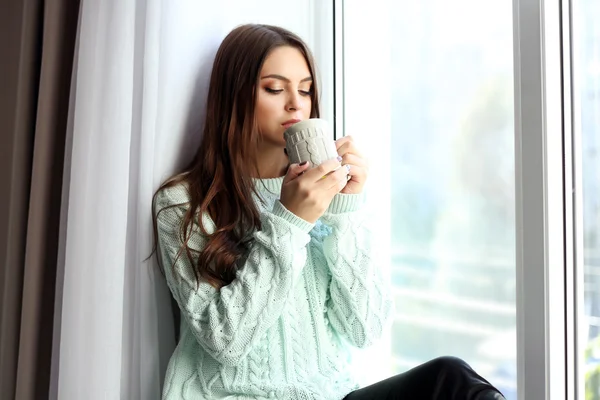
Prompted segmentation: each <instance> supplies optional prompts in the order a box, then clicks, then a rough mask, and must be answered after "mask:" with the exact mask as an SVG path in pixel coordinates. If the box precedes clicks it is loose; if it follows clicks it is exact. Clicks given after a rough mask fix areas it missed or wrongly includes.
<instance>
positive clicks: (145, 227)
mask: <svg viewBox="0 0 600 400" xmlns="http://www.w3.org/2000/svg"><path fill="white" fill-rule="evenodd" d="M314 10H315V5H314V3H313V2H312V1H301V2H291V1H275V0H268V1H267V0H263V1H260V2H256V4H254V3H253V4H249V2H244V1H242V0H229V1H223V2H219V3H213V4H211V5H209V3H207V2H193V1H177V2H174V1H160V0H137V1H121V0H106V1H102V2H99V1H82V4H81V11H80V17H79V30H78V38H77V48H76V55H75V62H74V70H73V85H72V89H71V101H70V111H69V119H70V122H69V128H68V137H67V147H66V160H65V174H64V185H63V186H64V189H63V200H62V204H63V206H62V211H61V221H62V222H61V235H60V243H61V244H60V249H59V253H60V255H59V272H58V278H57V282H58V283H57V300H56V305H55V309H56V312H55V324H54V325H55V332H54V347H53V368H52V382H53V385H52V390H51V398H53V399H57V398H58V399H61V400H71V399H82V398H85V399H91V400H93V399H118V398H122V399H144V400H146V399H157V398H159V397H160V390H161V386H162V380H163V375H164V371H165V369H166V365H167V363H168V360H169V356H170V354H171V352H172V351H173V348H174V345H175V340H174V330H173V319H172V314H171V303H170V296H169V293H168V290H167V288H166V285H165V284H164V281H163V279H162V276H161V274H160V273H159V272H158V270H157V269H156V265H155V261H154V260H153V259H152V260H150V261H147V262H144V259H146V257H147V256H148V255H149V254H150V252H151V245H152V238H151V232H152V230H151V229H152V225H151V217H150V216H151V198H152V194H153V192H154V190H155V189H156V188H157V187H158V185H159V184H160V182H161V181H163V180H164V179H165V178H167V177H168V176H169V175H170V174H171V173H173V172H174V171H175V170H177V169H178V168H179V167H180V166H182V164H184V163H186V162H187V160H188V159H189V158H190V156H191V155H192V153H193V152H194V151H195V148H196V147H197V144H198V142H199V139H200V136H199V131H200V128H201V124H202V121H203V118H204V115H203V110H204V105H205V101H206V99H205V96H206V92H207V85H208V80H209V76H210V69H211V66H212V60H213V57H214V53H215V52H216V49H217V47H218V45H219V43H220V41H221V40H222V38H223V37H224V36H225V35H226V34H227V32H229V31H230V30H231V29H232V28H233V27H234V26H236V25H238V24H240V23H246V22H263V23H272V24H278V25H282V26H284V27H286V28H288V29H291V30H293V31H295V32H296V33H298V34H300V36H302V37H304V38H305V39H306V40H307V41H308V42H309V44H310V45H312V44H313V40H312V35H311V29H312V26H311V18H310V16H311V14H312V13H313V12H314ZM287 16H293V18H286V17H287Z"/></svg>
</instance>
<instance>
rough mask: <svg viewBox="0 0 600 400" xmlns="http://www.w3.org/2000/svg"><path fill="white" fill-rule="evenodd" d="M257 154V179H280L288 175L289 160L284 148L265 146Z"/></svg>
mask: <svg viewBox="0 0 600 400" xmlns="http://www.w3.org/2000/svg"><path fill="white" fill-rule="evenodd" d="M257 154H258V161H257V166H258V176H257V178H259V179H268V178H279V177H281V176H284V175H285V174H286V172H287V169H288V165H289V160H288V157H287V155H286V154H285V153H284V151H283V148H282V147H280V146H273V145H267V144H263V145H262V146H260V147H259V149H258V153H257Z"/></svg>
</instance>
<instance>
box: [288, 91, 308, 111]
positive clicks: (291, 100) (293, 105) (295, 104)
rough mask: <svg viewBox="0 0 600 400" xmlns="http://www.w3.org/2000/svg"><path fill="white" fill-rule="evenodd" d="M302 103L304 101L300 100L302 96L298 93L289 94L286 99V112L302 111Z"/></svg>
mask: <svg viewBox="0 0 600 400" xmlns="http://www.w3.org/2000/svg"><path fill="white" fill-rule="evenodd" d="M303 103H304V99H303V98H302V96H300V94H299V93H290V95H289V97H288V99H287V104H286V110H287V111H299V110H302V108H303V106H304V104H303Z"/></svg>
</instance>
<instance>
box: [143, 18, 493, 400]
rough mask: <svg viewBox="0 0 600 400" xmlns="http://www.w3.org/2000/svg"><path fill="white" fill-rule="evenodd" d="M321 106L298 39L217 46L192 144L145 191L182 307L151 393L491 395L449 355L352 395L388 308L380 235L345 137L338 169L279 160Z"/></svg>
mask: <svg viewBox="0 0 600 400" xmlns="http://www.w3.org/2000/svg"><path fill="white" fill-rule="evenodd" d="M318 99H319V96H318V90H317V79H316V75H315V67H314V62H313V58H312V56H311V54H310V51H309V50H308V48H307V46H306V45H305V44H304V43H303V42H302V40H301V39H300V38H298V37H297V36H296V35H294V34H292V33H290V32H288V31H286V30H284V29H281V28H278V27H274V26H266V25H244V26H240V27H238V28H236V29H234V30H233V31H232V32H231V33H230V34H229V35H228V36H227V37H226V38H225V40H224V41H223V43H222V44H221V46H220V48H219V50H218V52H217V55H216V58H215V61H214V65H213V71H212V76H211V80H210V88H209V93H208V101H207V112H206V123H205V126H204V131H203V136H202V143H201V145H200V148H199V149H198V152H197V153H196V156H195V157H194V159H193V160H192V161H191V163H190V164H189V165H188V166H187V168H185V170H184V172H182V173H181V174H178V175H176V176H175V177H173V178H171V179H169V180H168V181H167V182H166V183H165V184H163V185H162V187H161V188H159V189H158V191H157V193H156V194H155V197H154V212H155V218H154V222H155V240H156V242H157V249H158V255H159V262H160V264H161V266H162V268H163V270H164V273H165V276H166V280H167V283H168V285H169V288H170V290H171V292H172V294H173V297H174V299H175V300H176V302H177V304H178V306H179V309H180V311H181V324H180V329H181V331H180V338H179V343H178V345H177V348H176V349H175V352H174V353H173V356H172V358H171V360H170V363H169V367H168V370H167V374H166V378H165V383H164V392H163V399H266V398H274V399H342V398H348V399H387V398H390V399H391V398H405V399H434V398H435V399H494V398H498V399H500V398H502V397H500V395H499V394H498V392H497V391H496V390H495V389H494V388H493V387H492V386H490V385H489V383H488V382H487V381H485V380H484V379H483V378H481V377H480V376H479V375H477V374H476V373H475V372H474V371H473V370H472V369H471V368H469V366H468V365H466V364H465V363H464V362H463V361H461V360H459V359H455V358H440V359H436V360H434V361H432V362H430V363H428V364H424V365H422V366H420V367H418V368H416V369H414V370H412V371H409V372H407V373H406V374H403V375H398V376H396V377H393V378H390V379H388V380H387V381H383V382H381V383H378V384H375V385H373V386H370V387H367V388H363V389H360V390H357V389H358V387H357V385H356V383H355V381H354V379H353V378H352V376H351V375H350V373H349V369H348V365H349V361H350V349H351V347H352V346H356V347H365V346H369V345H370V344H372V343H373V342H375V341H376V340H377V339H378V338H379V337H380V336H381V335H382V333H383V331H384V329H385V328H386V326H387V324H388V321H389V319H390V314H391V310H392V302H391V298H390V294H389V292H388V291H387V289H386V287H387V285H386V283H385V282H384V279H383V278H382V276H381V274H380V265H378V264H377V263H376V256H377V254H375V253H374V246H373V243H374V241H375V240H377V239H376V237H377V235H379V234H383V233H380V232H375V231H372V230H370V229H369V226H368V222H369V221H368V218H367V217H366V215H365V213H364V210H363V201H362V199H363V187H364V185H365V182H366V180H367V176H368V167H367V162H366V161H365V159H364V158H363V156H362V155H361V153H360V151H359V150H358V149H357V146H356V145H355V143H354V142H353V140H352V138H351V137H345V138H343V139H340V140H338V141H337V142H336V147H337V151H338V154H339V157H338V158H337V159H333V160H328V161H326V162H324V163H323V164H321V165H320V166H314V167H315V168H311V167H313V166H311V165H308V164H304V165H298V164H295V165H289V162H288V158H287V156H286V154H285V152H284V148H285V141H284V137H283V132H284V130H285V129H286V128H287V127H289V126H290V125H291V124H293V123H296V122H298V121H301V120H304V119H307V118H313V117H319V100H318ZM340 167H341V168H340ZM365 368H368V366H365ZM494 396H498V397H494Z"/></svg>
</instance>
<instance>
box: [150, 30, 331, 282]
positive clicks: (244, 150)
mask: <svg viewBox="0 0 600 400" xmlns="http://www.w3.org/2000/svg"><path fill="white" fill-rule="evenodd" d="M280 46H291V47H294V48H296V49H298V50H299V51H300V52H301V53H302V54H303V55H304V58H305V59H306V62H307V64H308V68H309V70H310V74H311V75H312V76H313V79H314V81H313V90H311V100H312V109H311V118H317V117H319V101H318V97H319V96H318V90H317V77H316V71H315V64H314V59H313V56H312V54H311V52H310V50H309V49H308V46H307V45H306V44H305V43H304V42H303V41H302V39H300V37H298V36H297V35H295V34H293V33H292V32H290V31H288V30H286V29H283V28H280V27H276V26H271V25H259V24H248V25H242V26H239V27H237V28H235V29H234V30H233V31H231V32H230V33H229V34H228V35H227V36H226V37H225V39H224V40H223V42H222V43H221V45H220V47H219V49H218V51H217V54H216V57H215V60H214V64H213V68H212V73H211V77H210V86H209V89H208V98H207V102H206V121H205V123H204V128H203V134H202V140H201V143H200V147H199V148H198V150H197V152H196V154H195V156H194V157H193V159H192V160H191V162H190V163H189V164H188V165H187V166H186V167H185V168H184V170H183V171H182V172H180V173H179V174H177V175H175V176H173V177H171V178H170V179H168V180H167V181H166V182H164V183H163V184H162V185H161V186H160V187H159V189H158V190H157V191H156V193H155V194H154V197H153V202H152V204H153V205H154V204H155V201H156V195H157V194H158V193H159V192H160V191H161V190H163V189H166V188H169V187H172V186H175V185H179V184H185V186H186V187H187V189H188V191H189V207H187V211H186V213H185V214H184V217H183V219H182V223H181V230H180V235H181V241H182V243H183V244H182V246H181V248H180V250H179V252H178V255H177V257H176V259H175V262H176V261H177V259H178V257H180V256H181V255H182V253H185V254H186V256H187V257H188V258H189V260H190V261H191V263H192V265H193V267H194V272H195V276H196V280H197V283H199V282H200V281H201V280H202V279H204V280H205V281H207V282H208V283H210V284H211V285H213V286H214V287H216V288H220V287H223V286H226V285H228V284H229V283H231V282H232V281H233V279H234V278H235V274H236V270H237V268H238V264H239V261H240V260H242V259H244V256H245V254H247V252H248V251H249V249H250V246H251V240H250V239H248V237H251V233H252V232H253V231H255V230H258V229H260V228H261V222H260V213H259V210H258V206H257V204H256V203H255V201H254V200H253V194H256V189H255V187H254V184H253V180H252V177H251V175H250V174H248V171H253V172H254V173H255V176H256V174H257V173H258V167H257V162H256V160H257V158H256V156H257V146H258V143H259V139H260V135H259V132H258V128H257V124H256V121H255V116H254V110H255V106H256V98H257V94H258V91H257V90H256V89H257V85H258V81H259V79H260V76H259V74H260V71H261V69H262V66H263V64H264V61H265V59H266V58H267V56H268V55H269V54H270V53H271V52H272V51H273V50H274V49H275V48H278V47H280ZM174 206H176V205H174ZM169 207H171V206H169ZM162 211H164V209H162V210H159V211H158V212H157V214H156V215H153V231H154V246H153V249H152V253H155V252H156V249H157V242H158V229H157V217H158V214H159V213H160V212H162ZM205 214H206V215H208V216H210V217H211V219H212V220H213V222H214V223H215V226H216V228H215V230H214V232H212V233H210V234H209V232H207V231H206V228H205V227H204V225H203V224H202V216H203V215H205ZM195 223H197V224H198V226H199V227H200V229H201V232H202V234H203V235H205V236H206V237H207V239H208V240H207V243H206V245H205V246H204V248H203V249H202V251H199V252H198V251H195V250H194V249H192V248H190V246H189V239H190V236H191V232H192V228H193V225H194V224H195ZM157 258H159V260H158V262H159V265H160V266H161V270H162V268H163V266H162V265H161V261H160V257H158V256H157ZM173 266H174V265H173ZM173 266H171V267H173ZM163 272H164V271H163Z"/></svg>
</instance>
